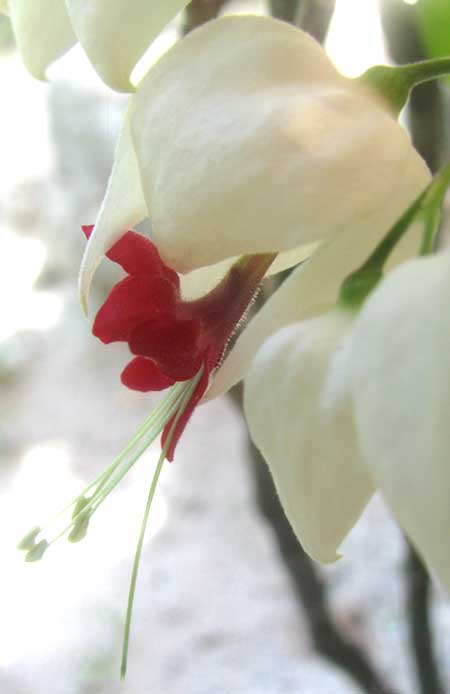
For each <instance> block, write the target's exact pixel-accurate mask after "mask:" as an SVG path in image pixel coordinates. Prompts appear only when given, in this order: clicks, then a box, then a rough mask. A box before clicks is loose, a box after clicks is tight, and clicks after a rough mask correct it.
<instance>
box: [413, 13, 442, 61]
mask: <svg viewBox="0 0 450 694" xmlns="http://www.w3.org/2000/svg"><path fill="white" fill-rule="evenodd" d="M416 17H417V28H418V32H419V36H420V37H421V39H422V44H423V49H424V51H425V53H426V55H427V56H428V57H430V58H440V57H443V56H446V55H450V2H449V0H419V1H418V3H417V5H416Z"/></svg>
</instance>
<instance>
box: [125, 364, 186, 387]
mask: <svg viewBox="0 0 450 694" xmlns="http://www.w3.org/2000/svg"><path fill="white" fill-rule="evenodd" d="M120 380H121V381H122V383H123V385H124V386H126V387H127V388H131V390H139V391H141V392H142V393H148V392H149V391H155V390H165V388H169V386H172V385H173V384H174V383H175V380H174V379H173V378H170V377H169V376H166V374H165V373H163V372H162V371H161V369H160V368H159V366H158V364H155V362H154V361H152V360H151V359H147V358H146V357H135V358H134V359H132V360H131V361H130V363H129V364H128V365H127V366H126V367H125V368H124V370H123V371H122V373H121V376H120Z"/></svg>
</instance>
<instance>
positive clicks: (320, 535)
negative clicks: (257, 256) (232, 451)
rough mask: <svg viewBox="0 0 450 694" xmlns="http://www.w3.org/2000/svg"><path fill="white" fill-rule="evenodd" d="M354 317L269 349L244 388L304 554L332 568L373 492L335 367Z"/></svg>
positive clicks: (291, 334)
mask: <svg viewBox="0 0 450 694" xmlns="http://www.w3.org/2000/svg"><path fill="white" fill-rule="evenodd" d="M352 320H353V314H351V313H347V312H343V311H340V310H338V309H336V310H335V311H332V312H330V313H327V314H325V315H323V316H322V317H320V318H316V319H314V320H309V321H303V322H300V323H297V324H294V325H291V326H288V327H286V328H284V329H283V330H281V331H279V332H277V333H276V334H274V335H273V336H272V337H271V338H269V339H268V340H267V342H265V343H264V345H263V347H262V348H261V349H260V351H259V352H258V354H257V356H256V358H255V360H254V362H253V365H252V367H251V369H250V372H249V374H248V376H247V378H246V381H245V400H244V405H245V413H246V417H247V421H248V425H249V429H250V433H251V436H252V438H253V440H254V442H255V443H256V445H257V446H258V448H260V450H261V452H262V454H263V456H264V458H265V459H266V461H267V463H268V465H269V468H270V470H271V472H272V475H273V478H274V482H275V486H276V488H277V491H278V494H279V497H280V500H281V503H282V505H283V508H284V510H285V513H286V515H287V517H288V519H289V521H290V522H291V524H292V527H293V529H294V532H295V533H296V535H297V537H298V538H299V540H300V542H301V544H302V546H303V548H304V549H305V550H306V551H307V552H308V553H309V554H310V555H311V556H312V557H313V558H315V559H318V560H319V561H322V562H332V561H334V560H336V559H337V558H338V554H337V551H336V550H337V548H338V547H339V545H340V544H341V543H342V541H343V539H344V538H345V536H346V535H347V533H348V532H349V530H350V529H351V528H352V526H353V525H354V523H355V522H356V520H357V519H358V518H359V516H360V514H361V512H362V510H363V509H364V507H365V505H366V504H367V502H368V500H369V499H370V497H371V495H372V492H373V483H372V481H371V478H370V475H369V473H368V471H367V469H366V468H365V467H364V465H363V464H362V461H361V455H360V451H359V446H358V441H357V437H356V432H355V429H354V425H353V415H352V408H351V401H350V399H349V397H348V393H347V391H346V389H345V387H344V388H343V387H342V385H343V384H342V383H341V382H339V379H336V378H335V376H333V378H331V377H330V374H331V373H332V371H333V368H332V367H333V360H334V359H335V357H336V355H337V354H338V352H339V349H340V346H341V344H342V342H343V340H344V338H345V336H346V334H347V332H348V330H349V328H350V326H351V323H352Z"/></svg>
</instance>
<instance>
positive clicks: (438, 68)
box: [357, 57, 450, 115]
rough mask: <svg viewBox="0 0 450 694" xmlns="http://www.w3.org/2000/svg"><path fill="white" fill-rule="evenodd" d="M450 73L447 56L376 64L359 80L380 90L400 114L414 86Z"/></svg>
mask: <svg viewBox="0 0 450 694" xmlns="http://www.w3.org/2000/svg"><path fill="white" fill-rule="evenodd" d="M449 74H450V57H445V58H433V59H431V60H423V61H421V62H418V63H409V64H407V65H399V66H395V67H391V66H389V65H375V66H374V67H371V68H369V70H367V71H366V72H365V73H364V74H363V75H361V76H360V77H358V78H357V81H358V82H360V83H361V84H364V85H365V86H368V87H370V88H371V89H373V90H375V92H378V93H379V94H380V96H381V97H382V98H383V100H384V101H385V102H386V103H387V104H388V106H389V108H390V109H391V110H392V111H393V113H395V115H398V114H399V113H400V111H401V110H402V108H403V107H404V106H405V104H406V102H407V101H408V97H409V94H410V92H411V89H413V87H416V86H417V85H418V84H422V83H423V82H429V81H430V80H434V79H438V78H439V77H446V76H447V75H449Z"/></svg>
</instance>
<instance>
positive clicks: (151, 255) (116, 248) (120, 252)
mask: <svg viewBox="0 0 450 694" xmlns="http://www.w3.org/2000/svg"><path fill="white" fill-rule="evenodd" d="M81 228H82V230H83V233H84V234H85V236H86V238H89V237H90V235H91V234H92V231H93V229H94V226H93V225H89V226H83V227H81ZM106 256H107V257H108V258H109V259H110V260H112V261H113V262H114V263H118V264H119V265H121V267H122V268H123V269H124V270H125V272H127V273H128V274H129V275H150V276H152V277H156V276H159V277H164V278H165V279H166V280H167V281H168V282H170V283H171V284H173V286H174V287H176V288H177V289H179V286H180V280H179V277H178V275H177V273H176V272H175V271H174V270H172V269H171V268H170V267H168V266H167V265H166V264H165V263H164V262H163V261H162V260H161V256H160V255H159V253H158V249H157V248H156V246H155V245H154V244H153V243H152V242H151V241H150V240H149V239H147V238H146V237H145V236H142V234H138V233H137V232H136V231H127V232H125V233H124V235H123V236H122V237H121V238H120V239H119V240H118V241H117V242H116V243H115V244H114V245H113V246H111V248H110V249H109V251H108V252H107V253H106Z"/></svg>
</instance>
